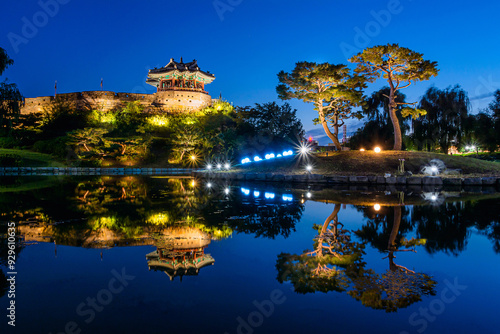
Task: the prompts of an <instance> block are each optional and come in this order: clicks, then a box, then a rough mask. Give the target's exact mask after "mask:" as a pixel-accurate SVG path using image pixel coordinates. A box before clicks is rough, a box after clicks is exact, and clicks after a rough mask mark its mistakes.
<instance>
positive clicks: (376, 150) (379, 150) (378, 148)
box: [373, 146, 382, 153]
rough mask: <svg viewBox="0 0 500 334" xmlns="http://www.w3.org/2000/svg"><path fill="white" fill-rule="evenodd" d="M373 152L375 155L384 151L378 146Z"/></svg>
mask: <svg viewBox="0 0 500 334" xmlns="http://www.w3.org/2000/svg"><path fill="white" fill-rule="evenodd" d="M373 151H375V153H380V152H382V149H381V148H380V147H378V146H377V147H375V148H374V149H373Z"/></svg>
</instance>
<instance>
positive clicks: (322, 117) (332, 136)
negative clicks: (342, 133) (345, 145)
mask: <svg viewBox="0 0 500 334" xmlns="http://www.w3.org/2000/svg"><path fill="white" fill-rule="evenodd" d="M319 120H320V121H321V125H323V130H325V133H326V135H327V136H328V138H330V139H331V140H332V142H333V144H334V145H335V147H336V148H337V150H339V151H340V150H342V147H341V146H340V142H339V140H338V128H337V133H336V134H334V133H332V132H331V131H330V128H329V127H328V122H327V121H326V118H325V115H324V114H323V110H321V109H320V110H319Z"/></svg>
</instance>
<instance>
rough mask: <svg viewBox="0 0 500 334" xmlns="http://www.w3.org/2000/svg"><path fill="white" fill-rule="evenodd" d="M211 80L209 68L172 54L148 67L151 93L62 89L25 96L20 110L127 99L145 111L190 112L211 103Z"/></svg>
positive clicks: (110, 104) (107, 104) (108, 104)
mask: <svg viewBox="0 0 500 334" xmlns="http://www.w3.org/2000/svg"><path fill="white" fill-rule="evenodd" d="M214 80H215V76H214V75H213V74H211V73H210V72H205V71H202V70H201V69H200V68H199V66H198V63H197V61H196V60H193V61H192V62H190V63H184V62H183V60H182V58H181V60H180V62H176V61H175V60H174V59H173V58H172V59H170V62H169V63H168V64H167V65H165V66H164V67H162V68H154V69H151V70H149V72H148V78H147V80H146V82H147V83H148V84H150V85H152V86H154V87H156V93H154V94H137V93H115V92H112V91H87V92H77V93H64V94H57V95H56V96H55V97H54V96H42V97H34V98H26V99H25V100H24V103H23V105H22V107H21V113H22V114H31V113H37V112H42V111H43V110H44V109H45V108H47V107H50V106H51V105H52V104H53V103H54V102H56V101H61V102H65V103H68V104H69V105H70V106H71V107H73V108H75V109H78V110H83V109H97V110H103V111H108V110H113V109H117V108H120V107H123V106H124V105H125V104H126V103H128V102H133V101H139V102H140V103H141V105H142V106H143V107H144V111H145V112H152V111H158V112H191V111H198V110H201V109H203V108H205V107H207V106H210V105H211V104H212V98H211V97H210V95H209V94H208V92H206V91H205V85H207V84H210V83H211V82H213V81H214Z"/></svg>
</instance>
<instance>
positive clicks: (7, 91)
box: [0, 48, 23, 134]
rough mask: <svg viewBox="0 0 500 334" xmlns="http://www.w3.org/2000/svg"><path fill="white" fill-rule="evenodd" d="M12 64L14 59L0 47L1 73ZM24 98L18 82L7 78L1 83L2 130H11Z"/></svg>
mask: <svg viewBox="0 0 500 334" xmlns="http://www.w3.org/2000/svg"><path fill="white" fill-rule="evenodd" d="M12 64H14V61H13V60H12V59H11V58H10V57H9V56H8V55H7V52H5V50H4V49H2V48H0V75H2V74H3V72H4V71H5V70H6V69H7V67H9V66H10V65H12ZM22 100H23V97H22V95H21V93H20V92H19V89H18V88H17V85H16V84H14V83H8V82H7V79H6V80H5V81H3V82H1V83H0V132H6V133H10V132H11V130H12V127H13V124H14V122H15V121H16V120H17V118H18V116H19V113H20V110H21V109H20V107H21V103H22ZM0 134H1V133H0Z"/></svg>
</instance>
